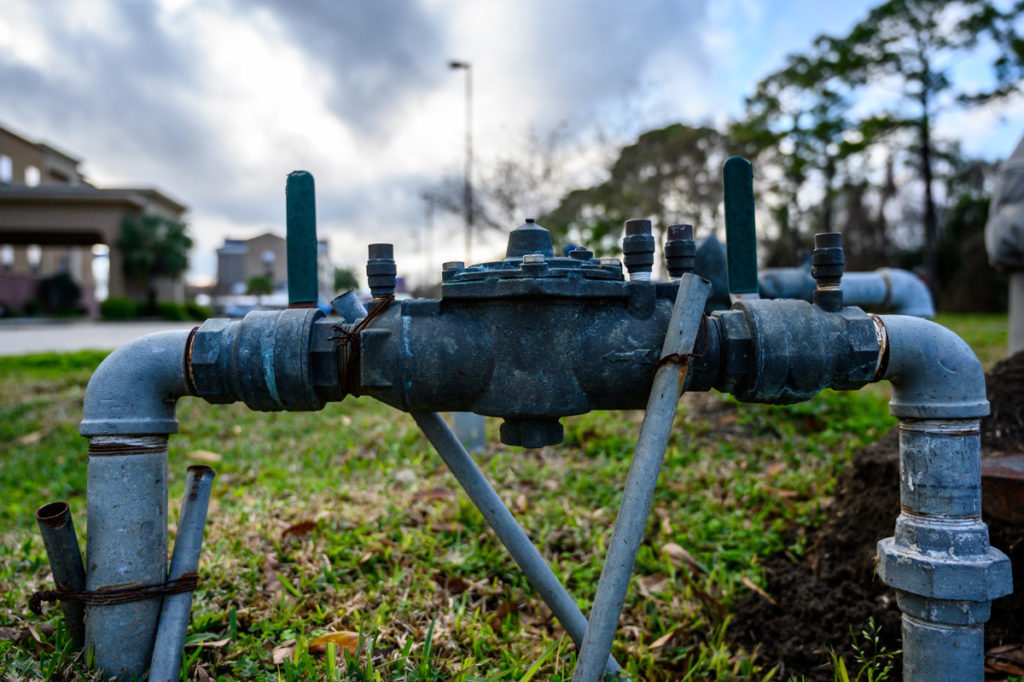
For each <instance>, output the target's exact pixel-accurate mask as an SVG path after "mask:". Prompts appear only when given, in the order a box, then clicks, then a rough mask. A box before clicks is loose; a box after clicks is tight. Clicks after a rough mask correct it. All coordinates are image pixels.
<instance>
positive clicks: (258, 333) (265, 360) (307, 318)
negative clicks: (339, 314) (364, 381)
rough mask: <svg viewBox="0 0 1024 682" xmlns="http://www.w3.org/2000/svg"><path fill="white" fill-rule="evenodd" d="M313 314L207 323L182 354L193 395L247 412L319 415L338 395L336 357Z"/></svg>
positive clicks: (298, 311)
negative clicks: (237, 403)
mask: <svg viewBox="0 0 1024 682" xmlns="http://www.w3.org/2000/svg"><path fill="white" fill-rule="evenodd" d="M323 316H324V314H323V313H322V312H321V311H320V310H319V309H316V308H290V309H287V310H275V311H256V312H251V313H249V314H248V315H246V316H245V317H244V318H243V319H241V320H227V319H213V320H207V321H206V322H205V323H204V324H203V326H201V327H200V328H199V330H198V331H197V332H196V333H195V335H194V336H193V337H192V340H191V344H190V345H189V347H188V350H187V351H186V365H187V368H188V379H189V382H190V384H191V386H190V388H191V389H193V392H194V394H195V395H197V396H199V397H201V398H205V399H206V400H207V401H208V402H211V403H214V404H222V403H231V402H235V401H239V400H240V401H242V402H244V403H245V404H246V405H247V406H248V407H249V408H251V409H253V410H260V411H264V412H273V411H278V410H319V409H321V408H322V407H323V406H324V404H325V402H326V401H327V400H331V399H340V397H341V396H339V395H337V394H338V392H339V391H338V373H337V358H336V356H337V353H336V347H335V344H333V343H331V342H330V341H329V338H328V337H329V325H327V324H320V325H318V324H317V321H318V320H320V319H321V318H322V317H323Z"/></svg>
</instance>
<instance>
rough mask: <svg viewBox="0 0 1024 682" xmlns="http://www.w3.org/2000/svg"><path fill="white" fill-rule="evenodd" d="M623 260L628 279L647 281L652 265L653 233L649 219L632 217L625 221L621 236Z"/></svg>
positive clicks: (649, 277)
mask: <svg viewBox="0 0 1024 682" xmlns="http://www.w3.org/2000/svg"><path fill="white" fill-rule="evenodd" d="M622 254H623V258H622V260H623V262H624V263H625V264H626V270H628V271H629V279H631V280H637V281H640V282H649V281H650V279H651V269H652V268H653V267H654V235H652V234H651V221H650V220H645V219H634V220H627V221H626V236H625V237H623V238H622Z"/></svg>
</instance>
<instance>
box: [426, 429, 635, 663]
mask: <svg viewBox="0 0 1024 682" xmlns="http://www.w3.org/2000/svg"><path fill="white" fill-rule="evenodd" d="M412 418H413V419H415V420H416V423H417V424H418V425H419V427H420V429H422V430H423V433H424V434H425V435H426V437H427V440H429V441H430V443H431V444H432V445H433V446H434V449H435V450H437V452H438V454H439V455H441V458H442V459H444V461H445V464H447V465H448V468H449V469H451V471H452V473H453V474H455V478H456V479H458V481H459V483H460V484H461V485H462V487H463V489H465V491H466V494H468V495H469V497H470V499H471V500H473V504H475V505H476V507H477V509H479V510H480V513H481V514H483V516H484V519H486V521H487V523H488V524H490V526H491V528H493V529H494V532H495V534H496V535H497V536H498V538H499V539H500V540H501V542H502V544H504V545H505V547H506V548H507V549H508V551H509V553H510V554H511V555H512V558H513V559H515V562H516V563H517V564H519V567H520V568H521V569H523V573H525V574H526V578H527V579H528V580H529V581H530V585H532V586H533V589H535V590H537V592H538V594H540V596H541V598H542V599H543V600H544V603H545V604H547V605H548V607H549V608H550V609H551V611H552V612H553V613H554V614H555V618H557V619H558V622H560V623H561V624H562V626H563V627H564V628H565V631H566V632H567V633H569V637H571V638H572V641H573V642H575V643H576V646H577V647H578V646H580V644H581V642H582V641H583V634H584V632H585V631H586V629H587V619H586V617H585V616H584V615H583V612H582V611H580V609H579V607H578V606H576V602H575V601H574V600H573V598H572V596H571V595H570V594H569V592H568V591H566V589H565V587H564V586H563V585H562V583H561V582H559V580H558V578H557V577H555V574H554V572H552V570H551V567H550V566H548V564H547V562H545V561H544V557H542V556H541V554H540V551H538V550H537V548H536V547H535V546H534V545H533V543H532V542H530V538H529V536H527V535H526V532H525V531H524V530H523V529H522V528H521V527H520V525H519V524H518V523H517V522H516V519H515V517H514V516H513V515H512V512H511V511H509V509H508V507H506V506H505V503H504V502H502V501H501V498H500V497H498V493H497V492H495V490H494V488H493V487H492V486H491V484H490V483H489V482H488V480H487V478H486V477H485V476H484V474H483V472H482V471H480V468H479V467H478V466H477V465H476V462H474V461H473V458H472V457H470V455H469V453H468V452H466V448H464V447H463V446H462V443H460V442H459V439H458V438H456V436H455V434H454V433H453V432H452V430H451V429H450V428H449V427H448V424H446V423H445V421H444V419H443V418H442V417H441V415H439V414H437V413H436V412H413V413H412ZM601 669H603V670H605V671H606V672H607V673H609V674H611V675H615V674H618V673H619V672H620V671H621V667H620V666H619V664H618V663H616V662H615V659H614V658H612V657H611V656H610V655H608V654H607V652H606V654H605V660H604V661H603V665H602V666H601Z"/></svg>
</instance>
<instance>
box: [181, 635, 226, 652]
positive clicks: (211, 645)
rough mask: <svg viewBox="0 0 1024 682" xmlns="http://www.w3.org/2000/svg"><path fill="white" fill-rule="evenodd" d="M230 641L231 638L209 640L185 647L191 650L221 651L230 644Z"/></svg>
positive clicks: (191, 643)
mask: <svg viewBox="0 0 1024 682" xmlns="http://www.w3.org/2000/svg"><path fill="white" fill-rule="evenodd" d="M230 641H231V638H230V637H227V638H225V639H208V640H206V641H202V642H189V643H188V644H186V645H185V647H186V648H190V649H198V648H207V649H220V648H221V647H223V646H226V645H227V643H228V642H230Z"/></svg>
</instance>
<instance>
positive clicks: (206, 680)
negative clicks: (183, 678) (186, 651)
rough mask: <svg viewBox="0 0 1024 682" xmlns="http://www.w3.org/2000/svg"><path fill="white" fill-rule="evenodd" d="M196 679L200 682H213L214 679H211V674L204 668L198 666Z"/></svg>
mask: <svg viewBox="0 0 1024 682" xmlns="http://www.w3.org/2000/svg"><path fill="white" fill-rule="evenodd" d="M196 679H197V680H198V681H199V682H213V678H212V677H210V673H208V672H206V671H205V670H203V666H201V665H197V666H196Z"/></svg>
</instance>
